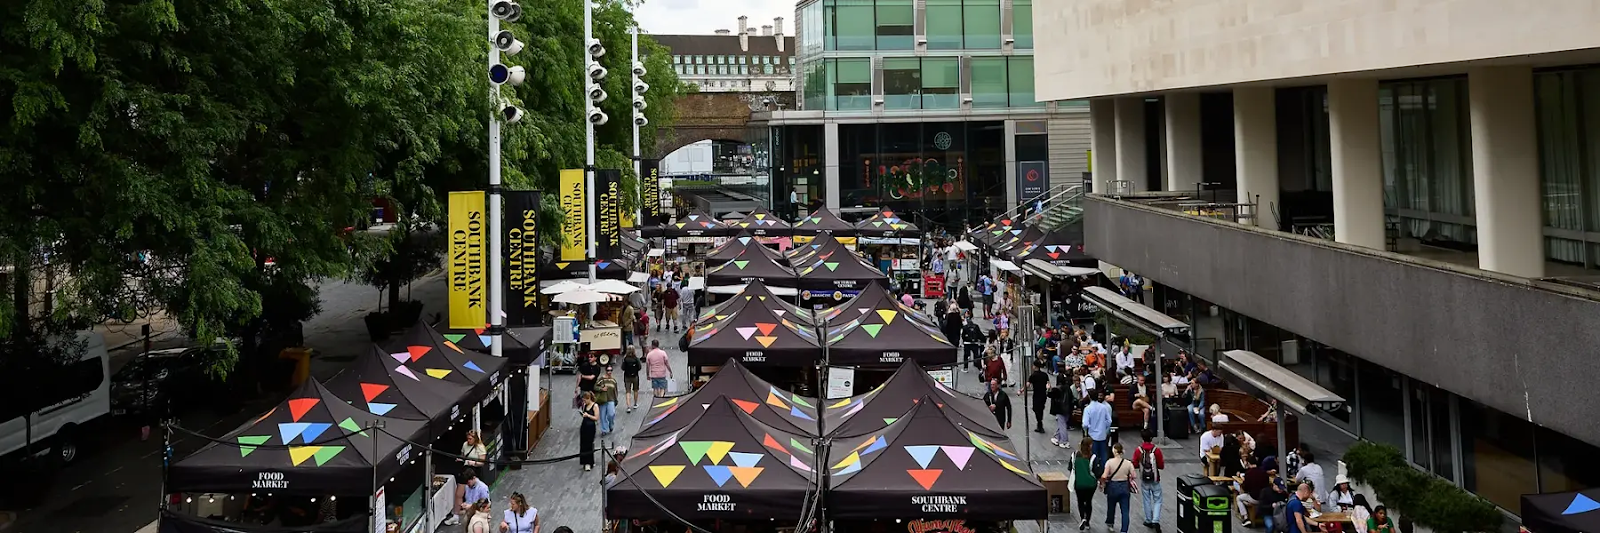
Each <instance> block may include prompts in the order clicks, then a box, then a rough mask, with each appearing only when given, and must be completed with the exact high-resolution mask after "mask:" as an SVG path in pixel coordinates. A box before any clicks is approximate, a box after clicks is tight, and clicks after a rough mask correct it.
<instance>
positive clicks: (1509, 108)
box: [1467, 67, 1544, 278]
mask: <svg viewBox="0 0 1600 533" xmlns="http://www.w3.org/2000/svg"><path fill="white" fill-rule="evenodd" d="M1467 97H1468V100H1469V102H1470V106H1471V110H1472V173H1473V176H1472V186H1473V188H1474V191H1473V196H1475V197H1476V198H1477V211H1478V268H1481V269H1484V270H1492V271H1495V272H1501V273H1505V274H1511V275H1513V276H1522V277H1527V278H1539V277H1544V231H1543V230H1544V228H1543V226H1544V221H1543V217H1542V216H1541V214H1542V213H1541V209H1540V206H1539V200H1540V198H1539V196H1540V191H1539V160H1538V159H1537V158H1538V154H1539V146H1538V142H1537V133H1538V130H1537V129H1536V127H1535V125H1534V115H1533V98H1534V96H1533V70H1532V69H1531V68H1529V67H1493V68H1480V69H1473V70H1471V71H1468V72H1467Z"/></svg>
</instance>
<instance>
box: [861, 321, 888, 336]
mask: <svg viewBox="0 0 1600 533" xmlns="http://www.w3.org/2000/svg"><path fill="white" fill-rule="evenodd" d="M861 329H864V330H867V334H868V335H871V336H872V338H874V339H876V338H878V330H881V329H883V324H862V325H861Z"/></svg>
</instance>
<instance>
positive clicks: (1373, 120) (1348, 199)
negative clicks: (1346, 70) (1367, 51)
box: [1328, 79, 1384, 250]
mask: <svg viewBox="0 0 1600 533" xmlns="http://www.w3.org/2000/svg"><path fill="white" fill-rule="evenodd" d="M1328 136H1329V138H1330V140H1329V145H1330V149H1331V153H1332V155H1333V236H1334V240H1337V241H1339V242H1342V243H1346V244H1354V245H1356V246H1365V247H1367V248H1373V249H1377V250H1382V249H1384V237H1383V149H1382V147H1381V146H1380V144H1379V143H1380V136H1379V128H1378V80H1376V79H1340V80H1333V81H1331V82H1329V83H1328Z"/></svg>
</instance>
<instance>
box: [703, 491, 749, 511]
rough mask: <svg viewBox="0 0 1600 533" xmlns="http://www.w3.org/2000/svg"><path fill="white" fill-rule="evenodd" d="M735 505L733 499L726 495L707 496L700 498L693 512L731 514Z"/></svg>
mask: <svg viewBox="0 0 1600 533" xmlns="http://www.w3.org/2000/svg"><path fill="white" fill-rule="evenodd" d="M737 505H738V504H737V503H734V501H733V497H732V496H729V495H727V494H707V495H705V496H702V497H700V503H697V504H695V507H694V510H696V511H700V512H705V511H717V512H725V513H731V512H733V510H734V507H736V506H737Z"/></svg>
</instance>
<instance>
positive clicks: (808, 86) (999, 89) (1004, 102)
mask: <svg viewBox="0 0 1600 533" xmlns="http://www.w3.org/2000/svg"><path fill="white" fill-rule="evenodd" d="M801 68H802V75H804V76H805V88H804V94H802V95H801V97H802V99H803V100H804V102H805V107H806V109H821V110H829V111H865V110H870V109H872V99H873V94H872V60H871V59H866V58H838V59H823V60H816V61H808V62H806V63H805V64H804V65H802V67H801ZM971 70H972V72H971V79H972V84H971V85H972V88H971V97H972V107H973V108H979V109H982V108H1005V107H1038V106H1043V105H1044V104H1043V103H1041V102H1037V101H1035V100H1034V91H1033V58H1032V57H1030V56H1011V57H998V56H997V57H974V58H972V59H971ZM882 96H883V108H884V109H886V110H910V109H960V108H961V58H959V57H924V58H916V57H906V58H899V57H894V58H884V59H883V95H882Z"/></svg>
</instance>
